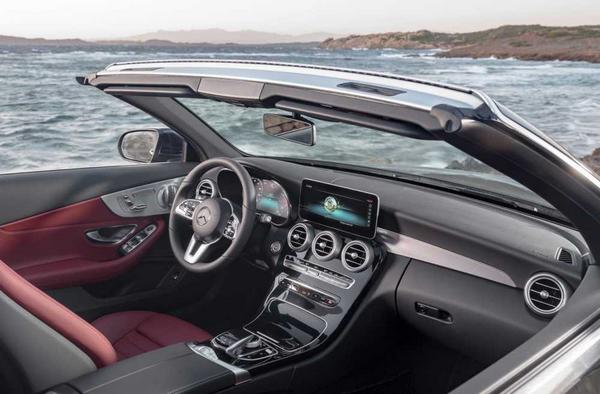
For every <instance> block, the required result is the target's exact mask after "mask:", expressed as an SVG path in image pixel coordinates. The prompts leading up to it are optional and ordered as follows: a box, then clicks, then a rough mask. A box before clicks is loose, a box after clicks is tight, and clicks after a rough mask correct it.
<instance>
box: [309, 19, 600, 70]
mask: <svg viewBox="0 0 600 394" xmlns="http://www.w3.org/2000/svg"><path fill="white" fill-rule="evenodd" d="M320 46H321V48H326V49H353V48H367V49H383V48H395V49H433V48H439V49H443V50H444V51H442V52H439V53H436V55H435V56H439V57H472V58H482V57H486V58H487V57H496V58H499V59H500V58H515V59H522V60H573V61H587V62H592V63H600V25H596V26H570V27H553V26H540V25H508V26H501V27H498V28H496V29H489V30H483V31H478V32H471V33H437V32H432V31H429V30H420V31H416V32H408V33H402V32H393V33H381V34H367V35H351V36H348V37H342V38H337V39H327V40H325V41H323V42H322V43H321V44H320Z"/></svg>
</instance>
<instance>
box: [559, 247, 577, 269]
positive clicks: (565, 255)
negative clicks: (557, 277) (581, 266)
mask: <svg viewBox="0 0 600 394" xmlns="http://www.w3.org/2000/svg"><path fill="white" fill-rule="evenodd" d="M556 260H558V261H559V262H560V263H564V264H571V265H572V264H574V263H575V258H574V257H573V253H572V252H571V251H570V250H567V249H564V248H558V250H557V251H556Z"/></svg>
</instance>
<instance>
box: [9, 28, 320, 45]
mask: <svg viewBox="0 0 600 394" xmlns="http://www.w3.org/2000/svg"><path fill="white" fill-rule="evenodd" d="M331 36H332V35H331V33H320V32H316V33H308V34H300V35H292V34H278V33H268V32H262V31H256V30H240V31H229V30H223V29H205V30H178V31H165V30H159V31H157V32H152V33H146V34H140V35H137V36H132V37H126V38H119V39H107V40H95V41H91V40H90V41H85V40H81V39H75V38H74V39H54V40H53V39H45V38H24V37H14V36H3V35H0V45H12V46H27V45H29V46H59V45H66V46H69V45H73V46H75V45H84V46H92V45H147V46H181V45H198V44H204V45H227V44H233V45H269V44H293V43H316V42H321V41H323V40H324V39H325V38H327V37H331Z"/></svg>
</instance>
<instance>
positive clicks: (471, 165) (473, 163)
mask: <svg viewBox="0 0 600 394" xmlns="http://www.w3.org/2000/svg"><path fill="white" fill-rule="evenodd" d="M446 169H448V170H463V171H473V172H483V173H486V174H493V173H497V172H496V170H494V169H493V168H491V167H489V166H487V165H485V164H483V163H482V162H480V161H479V160H475V159H473V158H472V157H467V158H466V159H464V160H461V161H459V160H452V161H451V162H450V163H449V164H448V165H447V166H446Z"/></svg>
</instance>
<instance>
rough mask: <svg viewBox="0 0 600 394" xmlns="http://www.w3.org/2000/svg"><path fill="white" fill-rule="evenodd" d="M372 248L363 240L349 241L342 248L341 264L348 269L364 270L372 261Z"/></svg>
mask: <svg viewBox="0 0 600 394" xmlns="http://www.w3.org/2000/svg"><path fill="white" fill-rule="evenodd" d="M373 257H374V253H373V248H372V247H371V245H369V244H367V243H366V242H363V241H357V240H356V241H351V242H348V243H347V244H346V246H344V249H343V250H342V265H343V266H344V268H346V269H347V270H348V271H351V272H360V271H364V270H366V269H367V268H369V267H370V266H371V264H372V263H373Z"/></svg>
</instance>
